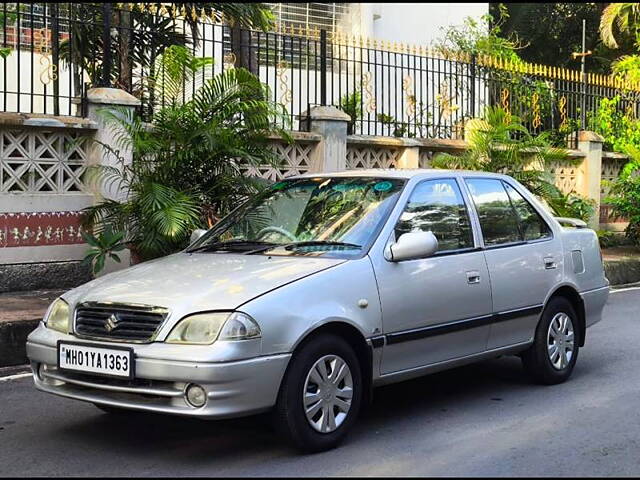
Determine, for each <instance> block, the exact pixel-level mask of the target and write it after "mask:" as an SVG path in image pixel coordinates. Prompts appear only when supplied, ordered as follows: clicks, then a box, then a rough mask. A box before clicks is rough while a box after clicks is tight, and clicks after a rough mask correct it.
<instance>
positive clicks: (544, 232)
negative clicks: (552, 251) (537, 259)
mask: <svg viewBox="0 0 640 480" xmlns="http://www.w3.org/2000/svg"><path fill="white" fill-rule="evenodd" d="M504 187H505V188H506V190H507V194H508V195H509V198H510V199H511V204H512V205H513V208H515V210H516V213H517V214H518V218H519V220H520V229H521V230H522V234H523V235H524V239H525V240H539V239H541V238H550V237H551V229H550V228H549V225H547V223H546V222H545V221H544V219H543V218H542V217H541V216H540V214H539V213H538V212H536V210H535V208H533V206H532V205H531V204H530V203H529V202H528V201H527V200H526V199H525V198H524V197H523V196H522V195H521V194H520V193H519V192H518V191H517V190H516V189H515V188H513V187H512V186H511V185H509V184H508V183H506V182H505V183H504Z"/></svg>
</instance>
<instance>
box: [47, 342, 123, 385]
mask: <svg viewBox="0 0 640 480" xmlns="http://www.w3.org/2000/svg"><path fill="white" fill-rule="evenodd" d="M58 368H60V369H61V370H71V371H74V372H84V373H93V374H96V375H107V376H110V377H120V378H122V377H124V378H133V350H132V349H131V348H127V347H108V348H107V347H94V346H89V345H86V344H81V343H69V342H58Z"/></svg>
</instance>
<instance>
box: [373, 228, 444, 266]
mask: <svg viewBox="0 0 640 480" xmlns="http://www.w3.org/2000/svg"><path fill="white" fill-rule="evenodd" d="M437 250H438V239H437V238H436V236H435V235H434V234H433V233H432V232H409V233H403V234H402V235H400V238H398V241H397V242H395V243H391V244H389V246H388V247H387V248H386V250H385V258H386V259H387V260H389V261H391V262H402V261H403V260H414V259H417V258H425V257H430V256H431V255H433V254H434V253H436V251H437Z"/></svg>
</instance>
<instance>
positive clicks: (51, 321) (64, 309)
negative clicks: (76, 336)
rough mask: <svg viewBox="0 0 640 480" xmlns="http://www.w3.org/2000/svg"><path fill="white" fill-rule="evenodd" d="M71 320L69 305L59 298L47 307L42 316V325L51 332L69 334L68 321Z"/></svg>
mask: <svg viewBox="0 0 640 480" xmlns="http://www.w3.org/2000/svg"><path fill="white" fill-rule="evenodd" d="M70 320H71V310H70V309H69V304H68V303H67V302H65V301H64V300H62V299H61V298H56V299H55V300H54V301H53V303H52V304H51V305H50V306H49V309H48V310H47V313H46V314H45V316H44V324H45V325H46V326H47V328H50V329H51V330H56V331H58V332H62V333H69V321H70Z"/></svg>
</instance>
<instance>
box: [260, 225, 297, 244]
mask: <svg viewBox="0 0 640 480" xmlns="http://www.w3.org/2000/svg"><path fill="white" fill-rule="evenodd" d="M269 232H273V233H279V234H280V235H282V236H284V237H287V238H288V239H289V240H291V241H292V242H296V241H298V239H297V238H296V236H295V235H294V234H293V233H291V232H289V231H288V230H285V229H284V228H280V227H275V226H273V225H271V226H269V227H264V228H263V229H262V230H260V231H259V232H258V234H257V237H258V238H262V237H263V236H264V234H265V233H269Z"/></svg>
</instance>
